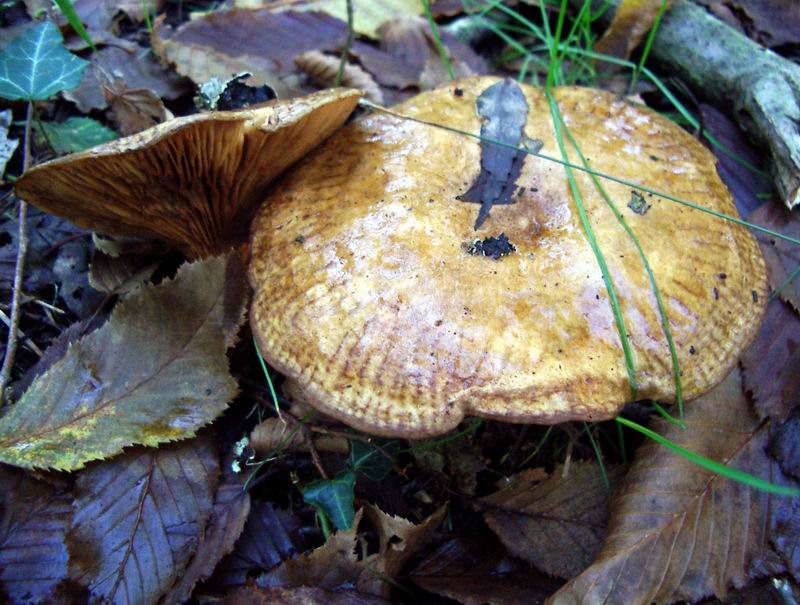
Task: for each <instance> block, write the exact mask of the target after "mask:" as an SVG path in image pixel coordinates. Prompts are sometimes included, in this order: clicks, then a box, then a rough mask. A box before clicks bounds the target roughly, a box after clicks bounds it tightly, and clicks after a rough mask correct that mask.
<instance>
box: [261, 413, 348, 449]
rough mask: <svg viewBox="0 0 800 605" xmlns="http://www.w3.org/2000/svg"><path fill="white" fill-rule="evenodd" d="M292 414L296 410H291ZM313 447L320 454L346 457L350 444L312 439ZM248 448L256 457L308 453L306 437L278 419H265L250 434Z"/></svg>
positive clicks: (341, 440) (320, 438)
mask: <svg viewBox="0 0 800 605" xmlns="http://www.w3.org/2000/svg"><path fill="white" fill-rule="evenodd" d="M292 411H293V412H295V411H296V410H295V409H294V408H293V409H292ZM314 446H315V447H316V448H317V450H318V451H320V452H333V453H335V454H342V455H344V456H346V455H347V454H348V453H349V452H350V442H349V441H348V440H347V439H345V438H344V437H335V436H334V437H328V436H322V437H318V436H315V437H314ZM250 447H252V448H253V450H254V451H255V453H256V454H257V455H258V456H268V455H272V454H274V453H275V452H276V451H278V452H287V453H290V452H308V451H309V446H308V436H307V435H306V434H305V432H304V431H302V430H299V429H298V428H297V427H292V426H290V425H287V424H286V423H284V422H282V421H281V420H280V418H267V419H266V420H264V421H263V422H260V423H258V424H257V425H256V426H255V428H254V429H253V430H252V431H251V432H250Z"/></svg>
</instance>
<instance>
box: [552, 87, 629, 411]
mask: <svg viewBox="0 0 800 605" xmlns="http://www.w3.org/2000/svg"><path fill="white" fill-rule="evenodd" d="M546 93H547V101H548V103H549V105H550V114H551V116H552V119H553V127H554V129H555V135H556V142H557V143H558V148H559V151H560V152H561V157H562V158H564V160H565V161H568V160H569V156H568V154H567V149H566V147H565V146H564V137H563V134H562V131H561V124H562V119H561V112H560V111H559V109H558V104H557V103H556V100H555V98H554V97H553V95H552V94H551V93H550V90H549V89H548V90H547V91H546ZM565 172H566V174H567V181H568V182H569V188H570V190H571V191H572V198H573V200H574V201H575V206H576V208H577V210H578V216H579V217H580V220H581V225H582V226H583V232H584V234H585V235H586V239H587V241H588V242H589V246H590V247H591V248H592V252H593V253H594V256H595V258H596V259H597V264H598V265H599V267H600V272H601V273H602V274H603V282H604V283H605V286H606V291H607V292H608V298H609V301H610V302H611V309H612V311H613V313H614V322H615V323H616V325H617V332H619V339H620V343H621V345H622V352H623V355H624V357H625V366H626V369H627V371H628V383H629V385H630V389H631V400H635V399H636V390H637V389H636V368H635V366H634V361H633V350H632V349H631V345H630V341H629V339H628V330H627V329H626V327H625V318H624V317H623V316H622V308H621V307H620V304H619V298H618V297H617V290H616V288H615V287H614V282H613V280H612V279H611V273H610V272H609V270H608V265H607V264H606V259H605V256H604V255H603V252H602V250H600V245H599V244H598V243H597V240H596V239H595V236H594V230H593V229H592V225H591V222H590V221H589V217H588V215H587V214H586V208H585V207H584V205H583V198H582V197H581V192H580V189H579V188H578V183H577V182H576V181H575V175H574V174H573V173H572V168H571V167H570V166H565Z"/></svg>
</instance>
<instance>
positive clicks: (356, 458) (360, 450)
mask: <svg viewBox="0 0 800 605" xmlns="http://www.w3.org/2000/svg"><path fill="white" fill-rule="evenodd" d="M401 446H402V443H401V442H400V441H398V440H396V439H392V440H389V439H375V440H374V445H373V443H365V442H363V441H353V442H352V445H351V446H350V468H352V469H353V470H354V471H355V472H357V473H362V474H363V475H364V476H366V477H367V478H369V479H372V480H373V481H380V480H381V479H383V478H384V477H386V475H388V474H389V471H391V470H392V467H393V466H394V459H395V457H396V456H397V454H398V453H399V452H400V448H401Z"/></svg>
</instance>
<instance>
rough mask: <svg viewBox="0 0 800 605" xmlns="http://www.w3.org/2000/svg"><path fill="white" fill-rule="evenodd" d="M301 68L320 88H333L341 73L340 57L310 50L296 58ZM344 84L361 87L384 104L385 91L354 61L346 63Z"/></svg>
mask: <svg viewBox="0 0 800 605" xmlns="http://www.w3.org/2000/svg"><path fill="white" fill-rule="evenodd" d="M294 62H295V64H296V65H297V67H298V68H300V70H301V71H302V72H303V73H304V74H306V75H307V76H308V77H309V78H310V79H311V81H312V82H314V84H316V85H317V86H319V87H320V88H332V87H333V86H335V85H336V78H337V76H338V74H339V63H340V59H339V57H334V56H332V55H326V54H325V53H321V52H320V51H318V50H309V51H308V52H304V53H301V54H299V55H297V56H296V57H295V58H294ZM341 85H342V86H348V87H350V88H360V89H361V90H363V91H364V96H365V97H366V98H367V99H369V100H370V101H374V102H375V103H379V104H383V93H382V92H381V89H380V87H379V86H378V85H377V84H376V83H375V80H373V79H372V76H371V75H369V74H368V73H367V72H366V71H364V70H363V69H361V68H360V67H359V66H358V65H354V64H353V63H346V64H345V66H344V71H343V72H342V80H341Z"/></svg>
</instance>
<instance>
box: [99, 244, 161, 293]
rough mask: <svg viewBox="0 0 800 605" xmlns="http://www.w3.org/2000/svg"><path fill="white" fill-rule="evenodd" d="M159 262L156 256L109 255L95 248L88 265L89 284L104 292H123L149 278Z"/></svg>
mask: <svg viewBox="0 0 800 605" xmlns="http://www.w3.org/2000/svg"><path fill="white" fill-rule="evenodd" d="M160 262H161V258H159V257H158V256H153V255H138V254H125V255H120V256H111V255H108V254H103V253H102V252H100V251H99V250H97V249H95V250H94V251H93V252H92V262H91V264H90V265H89V285H91V286H92V288H94V289H95V290H97V291H99V292H105V293H106V294H125V293H127V292H130V291H131V290H133V289H134V288H135V287H137V286H139V285H141V284H142V283H144V282H145V281H147V280H148V279H150V276H152V275H153V272H154V271H155V270H156V268H157V267H158V265H159V263H160Z"/></svg>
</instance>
